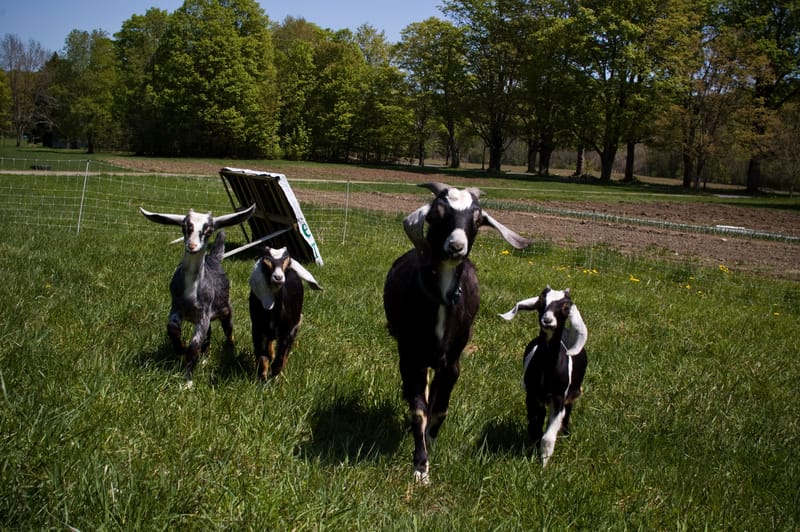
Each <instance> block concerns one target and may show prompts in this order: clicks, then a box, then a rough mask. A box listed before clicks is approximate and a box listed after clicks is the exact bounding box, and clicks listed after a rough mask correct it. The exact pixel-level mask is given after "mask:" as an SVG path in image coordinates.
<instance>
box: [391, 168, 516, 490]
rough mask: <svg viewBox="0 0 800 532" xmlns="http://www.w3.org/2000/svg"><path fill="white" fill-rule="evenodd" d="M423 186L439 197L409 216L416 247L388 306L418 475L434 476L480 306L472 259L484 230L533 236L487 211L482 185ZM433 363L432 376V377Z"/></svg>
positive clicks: (395, 277)
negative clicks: (436, 443) (434, 459)
mask: <svg viewBox="0 0 800 532" xmlns="http://www.w3.org/2000/svg"><path fill="white" fill-rule="evenodd" d="M420 186H422V187H426V188H427V189H429V190H430V191H431V192H433V194H434V198H433V200H432V201H431V202H430V203H428V204H425V205H423V206H422V207H420V208H419V209H417V210H416V211H414V212H412V213H411V214H410V215H408V216H407V217H406V219H405V221H404V222H403V227H404V229H405V231H406V234H407V235H408V237H409V239H410V240H411V242H412V243H413V244H414V249H411V250H409V251H407V252H406V253H405V254H403V255H402V256H400V257H399V258H398V259H397V260H396V261H395V262H394V264H392V267H391V268H390V269H389V273H388V274H387V276H386V282H385V284H384V288H383V308H384V311H385V313H386V319H387V322H388V329H389V334H391V335H392V336H394V337H395V339H396V340H397V351H398V353H399V358H400V377H401V379H402V381H403V398H404V399H405V400H406V402H407V403H408V407H409V410H410V413H411V428H412V432H413V434H414V478H415V480H416V481H418V482H421V483H428V482H429V481H430V477H429V464H428V445H429V443H431V442H432V441H433V440H434V439H435V438H436V436H437V434H438V433H439V429H440V428H441V426H442V423H443V422H444V419H445V416H446V415H447V409H448V405H449V403H450V394H451V393H452V391H453V387H454V386H455V384H456V381H457V380H458V376H459V373H460V362H459V359H460V357H461V352H462V351H463V350H464V347H465V346H466V345H467V342H468V341H469V338H470V336H471V334H472V323H473V321H474V320H475V315H476V314H477V313H478V304H479V300H480V294H479V291H478V277H477V275H476V274H475V267H474V266H473V265H472V263H471V262H470V260H469V259H468V258H467V257H468V255H469V252H470V251H471V250H472V245H473V243H474V242H475V237H476V236H477V235H478V229H480V228H481V227H483V226H489V227H492V228H494V229H495V230H497V231H498V232H499V233H500V234H501V235H502V236H503V238H504V239H505V240H506V241H507V242H508V243H509V244H511V245H512V246H514V247H515V248H517V249H522V248H524V247H526V246H528V245H529V244H530V241H529V240H528V239H526V238H523V237H521V236H519V235H518V234H517V233H515V232H514V231H512V230H510V229H508V228H507V227H505V226H504V225H502V224H501V223H500V222H498V221H497V220H495V219H494V218H492V217H491V216H490V215H489V214H488V213H487V212H485V211H484V210H482V209H481V207H480V205H479V204H478V197H479V195H480V191H479V190H478V189H474V188H469V189H464V190H459V189H457V188H453V187H450V186H448V185H445V184H442V183H428V184H424V185H420ZM426 225H427V227H428V230H427V233H426V232H425V226H426ZM430 370H433V372H434V376H433V380H431V381H430V382H429V371H430Z"/></svg>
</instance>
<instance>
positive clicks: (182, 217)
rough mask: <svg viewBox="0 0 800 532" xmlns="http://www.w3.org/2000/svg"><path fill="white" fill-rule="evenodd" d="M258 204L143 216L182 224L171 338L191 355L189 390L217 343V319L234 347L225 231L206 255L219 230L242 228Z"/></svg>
mask: <svg viewBox="0 0 800 532" xmlns="http://www.w3.org/2000/svg"><path fill="white" fill-rule="evenodd" d="M255 209H256V206H255V205H251V206H250V207H249V208H247V209H245V210H242V211H239V212H234V213H231V214H225V215H223V216H217V217H216V218H215V217H212V216H211V213H210V212H209V213H208V214H199V213H196V212H194V210H192V209H189V213H188V214H162V213H154V212H150V211H146V210H144V209H142V208H141V207H139V210H140V211H141V213H142V214H143V215H144V216H145V218H147V219H148V220H150V221H151V222H156V223H159V224H164V225H178V226H180V227H181V230H182V231H183V243H184V253H183V259H182V260H181V263H180V264H178V267H177V268H176V269H175V273H174V274H173V275H172V281H171V282H170V284H169V291H170V294H171V296H172V307H171V308H170V311H169V320H168V322H167V334H168V335H169V338H170V340H171V341H172V346H173V348H174V349H175V353H176V354H177V355H178V356H183V355H184V354H185V356H186V387H187V388H189V387H191V386H192V384H193V380H192V373H193V372H194V368H195V366H196V365H197V362H198V361H199V359H200V354H201V353H202V354H205V353H207V352H208V348H209V346H210V345H211V320H220V323H221V324H222V330H223V331H224V333H225V338H226V339H227V341H228V343H233V310H232V308H231V303H230V296H229V293H230V282H229V281H228V276H227V275H226V274H225V270H223V269H222V256H223V254H224V253H225V231H219V233H218V234H217V237H216V238H215V239H214V245H213V247H212V248H211V250H210V252H209V253H206V249H207V248H208V243H209V241H210V239H211V235H212V234H213V233H214V231H216V230H218V229H222V228H223V227H228V226H231V225H237V224H240V223H242V222H244V221H245V220H247V219H248V218H250V216H252V214H253V212H254V211H255ZM184 320H185V321H189V322H191V323H193V324H194V333H193V334H192V338H191V340H190V341H189V345H188V346H186V345H185V344H184V343H183V339H182V338H181V336H182V335H181V324H182V323H183V321H184Z"/></svg>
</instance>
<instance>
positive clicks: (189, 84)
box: [152, 0, 278, 156]
mask: <svg viewBox="0 0 800 532" xmlns="http://www.w3.org/2000/svg"><path fill="white" fill-rule="evenodd" d="M152 91H153V97H154V99H155V101H156V102H157V104H156V105H157V109H156V114H157V115H158V116H159V117H160V119H161V123H160V127H162V128H165V129H166V132H167V134H168V135H169V136H170V137H171V140H172V146H174V148H173V149H174V150H175V151H177V152H178V153H181V154H186V155H199V154H204V155H218V156H225V155H233V154H236V155H239V156H270V155H272V154H273V153H274V150H275V148H276V145H277V138H276V133H277V125H278V124H277V119H276V113H275V111H276V110H277V107H278V105H277V104H278V101H277V92H276V90H275V69H274V58H273V46H272V40H271V36H270V33H269V31H268V20H267V17H266V16H265V15H264V13H263V11H262V10H261V8H260V7H259V6H258V4H257V3H256V2H254V1H252V0H237V1H235V2H230V3H224V4H221V3H219V2H213V1H210V0H196V1H192V0H187V2H185V3H184V5H183V6H182V7H181V8H179V9H178V10H177V11H176V12H175V13H173V14H172V15H171V16H170V18H169V22H168V24H167V28H166V30H165V32H164V35H163V37H162V40H161V42H160V44H159V48H158V52H157V61H156V67H155V69H154V73H153V89H152Z"/></svg>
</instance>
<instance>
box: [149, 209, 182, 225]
mask: <svg viewBox="0 0 800 532" xmlns="http://www.w3.org/2000/svg"><path fill="white" fill-rule="evenodd" d="M139 212H141V213H142V215H144V217H145V218H147V219H148V220H150V221H151V222H155V223H157V224H163V225H182V224H183V220H184V218H186V215H185V214H162V213H158V212H150V211H146V210H144V209H143V208H141V207H139Z"/></svg>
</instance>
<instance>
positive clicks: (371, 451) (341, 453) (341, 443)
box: [297, 395, 405, 464]
mask: <svg viewBox="0 0 800 532" xmlns="http://www.w3.org/2000/svg"><path fill="white" fill-rule="evenodd" d="M310 425H311V433H312V434H313V436H312V438H311V440H310V441H308V442H306V443H304V444H302V445H301V446H300V447H299V448H298V450H297V453H298V455H299V456H301V457H305V458H308V457H318V458H319V459H320V460H321V461H322V462H327V463H332V464H340V463H342V462H356V463H357V462H374V461H377V460H379V459H380V458H381V457H382V456H388V455H392V454H394V453H395V452H396V451H397V448H398V447H399V445H400V442H401V440H402V438H403V435H404V433H405V431H404V427H405V426H404V424H403V423H402V420H400V419H399V418H398V416H397V414H396V412H395V410H394V408H393V407H392V405H391V404H390V403H389V402H388V401H384V402H381V403H380V404H378V405H365V404H363V399H362V398H360V397H357V396H353V395H351V396H340V397H334V398H332V399H331V400H327V399H326V400H325V401H324V402H321V403H320V404H318V405H317V407H316V408H315V410H314V411H313V412H312V413H311V417H310Z"/></svg>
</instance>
